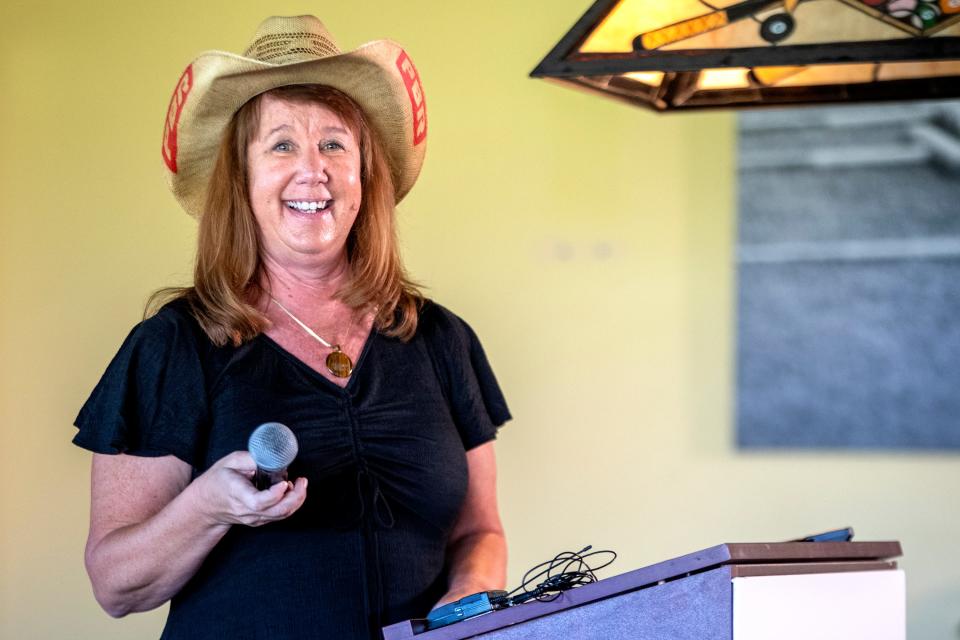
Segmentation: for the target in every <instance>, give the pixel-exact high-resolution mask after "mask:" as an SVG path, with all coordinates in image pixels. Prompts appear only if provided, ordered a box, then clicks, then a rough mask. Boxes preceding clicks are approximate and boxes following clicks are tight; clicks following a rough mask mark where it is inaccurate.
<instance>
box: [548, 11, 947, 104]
mask: <svg viewBox="0 0 960 640" xmlns="http://www.w3.org/2000/svg"><path fill="white" fill-rule="evenodd" d="M530 75H531V76H532V77H536V78H547V79H552V80H556V81H559V82H561V83H564V84H568V85H573V86H576V87H579V88H582V89H587V90H589V91H593V92H599V93H601V94H604V95H607V96H610V97H614V98H617V99H621V100H626V101H627V102H630V103H632V104H637V105H642V106H645V107H649V108H652V109H655V110H658V111H667V110H685V109H700V108H710V107H713V108H717V107H721V108H731V107H750V106H764V105H796V104H810V103H836V102H861V101H886V100H919V99H931V98H951V97H960V0H712V1H709V2H708V1H707V0H597V1H596V2H595V3H594V4H593V6H592V7H590V8H589V9H588V10H587V12H586V13H585V14H584V15H583V17H581V18H580V20H579V21H577V23H576V24H575V25H574V26H573V28H572V29H571V30H570V31H569V32H568V33H567V34H566V35H565V36H564V37H563V38H562V39H561V40H560V42H559V43H558V44H557V45H556V46H555V47H554V48H553V50H552V51H550V53H548V54H547V56H546V57H545V58H544V59H543V61H541V62H540V64H539V65H538V66H537V68H536V69H534V70H533V72H531V74H530Z"/></svg>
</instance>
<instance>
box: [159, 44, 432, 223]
mask: <svg viewBox="0 0 960 640" xmlns="http://www.w3.org/2000/svg"><path fill="white" fill-rule="evenodd" d="M404 56H406V54H405V53H404V51H403V49H402V48H401V47H400V46H399V45H398V44H396V43H395V42H392V41H390V40H377V41H375V42H370V43H368V44H365V45H363V46H361V47H358V48H357V49H354V50H353V51H348V52H344V53H341V54H338V55H334V56H329V57H325V58H320V59H316V60H308V61H304V62H297V63H292V64H283V65H274V64H270V63H266V62H261V61H259V60H254V59H251V58H245V57H243V56H238V55H236V54H232V53H228V52H224V51H209V52H206V53H203V54H201V55H200V56H199V57H198V58H197V59H196V60H194V61H193V63H192V65H191V67H192V68H190V69H189V70H190V73H191V86H190V88H189V92H188V93H187V94H186V97H185V98H184V101H183V104H182V110H181V112H180V113H179V114H178V122H176V123H175V125H174V126H175V127H176V136H177V138H176V140H177V145H176V159H175V167H176V170H173V169H172V168H171V167H170V165H169V163H168V166H167V169H168V170H167V181H168V184H169V186H170V189H171V191H173V194H174V196H176V198H177V200H178V201H179V202H180V204H181V205H182V206H183V208H184V209H185V210H186V211H187V213H189V214H190V215H192V216H194V217H195V218H199V217H200V216H201V215H202V214H203V207H204V205H205V202H206V193H207V185H208V183H209V181H210V176H211V174H212V173H213V165H214V163H215V161H216V157H217V151H218V148H219V146H220V142H221V139H222V137H223V133H224V131H225V130H226V127H227V125H228V124H229V122H230V119H231V118H232V117H233V115H234V114H235V113H236V112H237V110H239V109H240V107H242V106H243V105H244V104H245V103H246V102H247V101H248V100H250V99H251V98H253V97H254V96H257V95H259V94H261V93H264V92H266V91H269V90H271V89H275V88H277V87H283V86H289V85H295V84H322V85H327V86H330V87H333V88H335V89H338V90H340V91H342V92H343V93H345V94H347V95H348V96H350V97H351V98H352V99H353V100H354V101H355V102H356V103H357V104H358V105H359V106H360V108H361V109H362V110H363V112H364V114H365V115H366V117H367V119H368V120H369V122H370V124H371V126H372V127H373V129H374V130H375V131H376V134H377V135H378V136H379V137H380V140H381V142H382V143H383V147H384V149H385V150H386V153H387V161H388V163H389V165H390V170H391V173H392V178H393V183H394V188H395V193H396V201H397V202H399V201H400V200H401V199H402V198H403V197H404V196H405V195H406V194H407V193H408V192H409V191H410V189H411V188H412V187H413V184H414V182H416V179H417V176H418V175H419V173H420V168H421V166H422V165H423V157H424V153H425V151H426V144H425V143H424V141H423V140H422V139H420V140H419V142H418V143H415V139H416V138H417V136H416V125H415V122H416V117H417V114H415V113H414V104H413V101H412V98H411V93H410V92H409V91H408V88H407V84H405V82H404V77H403V76H402V75H401V72H400V69H399V68H398V62H397V61H398V60H401V59H402V58H403V57H404ZM418 81H419V80H418ZM421 99H422V94H421ZM168 117H169V116H168ZM420 117H424V116H423V114H420ZM423 124H424V125H425V123H423Z"/></svg>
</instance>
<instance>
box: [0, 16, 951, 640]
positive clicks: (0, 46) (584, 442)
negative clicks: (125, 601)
mask: <svg viewBox="0 0 960 640" xmlns="http://www.w3.org/2000/svg"><path fill="white" fill-rule="evenodd" d="M11 4H14V5H15V6H11ZM588 4H589V3H588V2H587V0H536V1H534V0H529V1H521V2H515V1H507V0H494V1H491V2H484V3H473V2H470V3H468V2H441V1H439V0H437V1H433V2H431V1H426V0H420V1H408V2H394V1H388V0H381V1H377V2H374V1H369V2H358V1H352V2H327V3H321V2H318V3H295V2H270V3H267V2H254V1H252V0H245V1H232V2H221V1H218V2H210V3H200V2H194V1H191V2H187V1H184V0H176V1H169V2H162V3H159V2H158V3H126V2H109V3H108V2H86V3H84V2H66V1H52V2H45V3H26V2H17V3H10V2H7V3H5V4H4V8H3V9H2V10H0V11H2V13H0V18H2V19H0V65H2V67H0V68H2V76H0V77H2V81H3V82H2V87H3V89H2V93H3V99H2V100H0V127H2V133H3V137H2V154H0V180H2V182H0V249H2V253H0V330H2V331H0V340H2V342H0V393H2V395H0V424H2V441H0V456H2V458H0V469H2V471H0V473H2V474H3V476H2V477H0V495H2V499H0V518H2V520H0V536H2V538H0V554H2V555H0V589H2V600H0V637H3V638H27V637H29V638H63V637H98V638H121V637H126V638H132V637H150V636H153V637H156V635H157V634H158V630H159V628H160V626H161V624H162V620H163V614H162V612H155V613H152V614H145V615H135V616H131V617H129V618H127V619H125V620H122V621H113V620H111V619H109V618H108V617H107V616H106V615H105V614H104V613H102V612H101V611H99V609H98V608H97V606H96V604H95V603H94V601H93V598H92V596H91V594H90V589H89V586H88V584H87V579H86V575H85V574H84V571H83V567H82V550H83V542H84V536H85V533H86V518H87V508H88V496H87V483H88V480H87V474H88V465H89V454H87V453H86V452H83V451H81V450H79V449H76V448H75V447H73V446H72V445H70V444H69V439H70V438H71V437H72V435H73V428H72V427H71V426H70V425H71V423H72V421H73V418H74V416H75V414H76V411H77V409H78V408H79V407H80V405H81V403H82V402H83V400H84V399H85V397H86V395H87V394H88V393H89V392H90V390H91V388H92V386H93V385H94V383H95V382H96V380H97V378H98V376H99V375H100V373H101V372H102V370H103V368H104V366H105V365H106V363H107V362H108V360H109V358H110V357H111V356H112V355H113V353H114V352H115V350H116V349H117V347H118V346H119V344H120V341H121V340H122V338H123V336H124V335H125V334H126V332H127V330H128V329H129V327H130V326H131V325H132V324H133V323H134V322H136V321H137V319H138V318H139V315H140V312H141V307H142V304H143V301H144V299H145V296H146V295H147V293H148V292H150V291H151V290H152V289H154V288H156V287H159V286H161V285H165V284H171V283H181V282H184V281H185V279H186V277H187V275H188V274H189V270H190V262H191V252H192V243H193V240H194V233H195V228H194V224H193V223H192V221H191V220H190V219H189V218H188V217H187V216H186V215H184V214H183V213H181V212H180V211H179V210H178V208H177V205H176V204H175V202H174V200H173V198H172V197H171V196H170V195H169V194H168V193H167V191H166V189H165V187H164V185H163V180H162V177H161V171H160V154H159V150H160V134H161V129H162V122H163V117H164V113H165V110H166V105H167V100H168V97H169V93H170V91H171V90H172V88H173V85H174V83H175V81H176V79H177V77H178V76H179V73H180V71H181V70H182V68H183V67H184V66H185V65H186V63H187V62H189V61H190V60H191V59H192V57H193V55H194V54H196V53H198V52H199V51H200V50H202V49H207V48H220V49H227V50H238V49H242V47H243V46H244V44H245V43H246V41H247V40H248V38H249V37H250V35H251V34H252V32H253V29H254V27H255V26H256V24H257V22H258V21H259V20H260V19H261V18H262V17H264V16H266V15H268V14H270V13H304V12H314V13H317V14H319V15H320V17H321V18H322V19H324V20H326V22H327V23H328V25H329V26H330V27H331V29H332V30H333V32H334V33H335V34H336V35H337V37H338V39H339V40H340V44H341V46H344V47H352V46H355V45H358V44H360V43H361V42H364V41H366V40H369V39H374V38H376V37H384V36H389V37H391V38H393V39H395V40H398V41H400V42H402V43H404V44H405V45H406V46H407V48H408V50H409V52H410V54H411V56H412V58H413V59H414V60H415V61H416V63H417V65H418V67H419V69H420V72H421V75H422V76H423V79H424V83H425V86H426V91H427V101H428V106H429V118H430V120H429V122H430V138H429V140H430V149H429V153H428V155H427V163H426V167H425V170H424V172H423V176H422V178H421V180H420V183H419V184H418V186H417V188H416V189H415V190H414V192H413V194H412V195H411V196H410V197H409V198H408V200H407V201H405V202H404V203H403V206H402V233H403V243H404V248H405V252H406V256H407V260H408V264H409V266H410V268H411V270H412V272H413V273H414V275H415V276H416V277H417V278H419V279H420V280H421V281H423V282H425V283H427V284H429V285H430V293H431V294H432V295H433V296H434V297H435V298H437V299H438V300H440V301H442V302H444V303H445V304H446V305H447V306H449V307H451V308H453V309H454V310H456V311H457V312H459V313H460V314H461V315H463V316H465V317H466V318H467V319H468V320H469V321H470V322H471V323H472V324H473V325H474V327H475V328H476V329H477V331H478V333H479V334H480V335H481V337H482V338H483V340H484V343H485V345H486V348H487V351H488V353H489V355H490V357H491V359H492V361H493V364H494V366H495V368H496V371H497V372H498V374H499V377H500V380H501V382H502V384H503V386H504V388H505V390H506V392H507V394H508V398H509V400H510V402H511V407H512V409H513V412H514V415H515V416H516V417H515V420H514V422H513V423H512V424H511V425H510V426H508V428H507V429H506V430H505V431H504V432H503V434H502V436H501V440H500V443H499V445H498V446H499V456H500V463H501V470H502V471H501V483H500V487H501V495H502V502H503V515H504V519H505V522H506V525H507V527H508V529H509V539H510V544H511V552H512V557H511V571H510V576H511V578H510V580H511V582H516V580H517V579H518V578H519V576H520V574H521V573H522V571H523V569H524V568H526V567H527V566H528V565H531V564H533V563H535V562H537V561H539V560H541V559H544V558H545V557H547V556H550V555H552V554H553V553H554V552H556V551H559V550H562V549H573V548H580V547H581V546H583V545H584V544H587V543H592V544H594V545H597V546H600V547H607V548H613V549H616V550H618V551H619V552H620V559H619V560H618V561H617V563H616V565H614V568H613V569H612V571H613V572H616V573H619V572H623V571H626V570H629V569H634V568H637V567H639V566H643V565H645V564H649V563H652V562H655V561H658V560H661V559H665V558H668V557H671V556H674V555H678V554H681V553H686V552H688V551H692V550H694V549H697V548H701V547H705V546H709V545H713V544H716V543H719V542H723V541H744V540H780V539H786V538H789V537H793V536H797V535H800V534H805V533H811V532H814V531H817V530H822V529H827V528H831V527H835V526H841V525H847V524H852V525H854V526H855V527H857V531H858V533H859V534H860V537H861V538H862V539H891V538H898V539H900V540H902V541H903V543H904V548H905V552H906V555H905V558H904V559H903V562H902V566H903V567H905V568H906V571H907V576H908V589H909V613H908V615H909V620H910V622H909V624H910V628H911V637H913V638H949V637H956V634H957V628H958V617H960V614H958V610H960V609H958V603H960V563H958V561H957V554H956V551H957V548H958V545H957V543H956V541H957V540H958V539H960V514H958V511H957V508H956V496H957V487H958V486H960V465H958V464H957V458H956V457H955V456H947V455H932V454H931V455H914V454H897V453H890V454H841V453H826V454H824V453H804V452H792V453H778V454H762V453H752V454H744V453H740V452H737V451H736V450H735V449H734V448H733V446H732V441H733V433H732V415H731V414H732V401H731V399H732V395H731V394H732V387H733V375H732V371H733V360H732V354H733V348H732V342H733V339H734V335H733V326H734V325H733V321H732V317H733V312H734V308H733V299H734V298H733V291H734V289H733V286H734V282H733V271H732V254H731V246H732V239H733V235H734V229H733V223H734V218H733V208H734V207H733V204H734V181H733V170H734V157H733V155H734V141H735V140H734V118H733V116H732V115H729V114H708V115H683V116H656V115H653V114H649V113H646V112H644V111H640V110H637V109H634V108H630V107H626V106H622V105H619V104H617V103H614V102H611V101H607V100H602V99H599V98H597V97H592V96H587V95H583V94H579V93H576V92H574V91H571V90H568V89H565V88H560V87H557V86H553V85H550V84H547V83H544V82H541V81H534V80H530V79H528V78H527V77H526V74H527V72H528V71H529V70H530V69H531V68H532V67H533V66H534V65H535V63H536V62H538V61H539V59H540V58H541V57H542V55H543V54H544V53H545V52H546V51H547V50H548V49H549V48H550V47H551V46H552V45H553V44H554V43H555V42H556V40H557V39H558V38H559V37H560V36H561V35H562V34H563V33H564V32H565V31H566V29H567V28H568V27H569V26H570V25H571V24H572V23H573V21H574V20H575V19H576V18H577V17H578V16H579V15H580V13H581V12H582V11H583V10H584V9H585V8H586V7H587V5H588ZM133 7H136V8H133ZM607 575H611V573H608V574H607Z"/></svg>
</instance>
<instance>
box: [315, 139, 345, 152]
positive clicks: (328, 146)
mask: <svg viewBox="0 0 960 640" xmlns="http://www.w3.org/2000/svg"><path fill="white" fill-rule="evenodd" d="M320 148H321V149H323V150H324V151H339V150H340V149H343V145H342V144H340V143H339V142H337V141H336V140H329V141H327V142H321V143H320Z"/></svg>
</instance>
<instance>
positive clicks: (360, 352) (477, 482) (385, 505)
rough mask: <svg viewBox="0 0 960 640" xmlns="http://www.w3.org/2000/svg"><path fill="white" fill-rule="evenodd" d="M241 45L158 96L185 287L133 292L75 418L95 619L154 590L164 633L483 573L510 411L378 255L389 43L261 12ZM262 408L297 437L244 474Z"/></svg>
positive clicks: (259, 626) (496, 549)
mask: <svg viewBox="0 0 960 640" xmlns="http://www.w3.org/2000/svg"><path fill="white" fill-rule="evenodd" d="M245 56H246V57H239V56H235V55H233V54H221V53H219V52H208V53H207V54H204V55H202V56H201V57H200V58H198V59H197V60H195V61H194V63H193V64H192V65H190V66H189V67H188V68H187V71H185V72H184V74H183V76H182V77H181V80H180V82H179V83H178V85H177V89H176V91H175V94H174V98H173V99H172V100H171V106H170V111H169V113H168V117H167V123H166V131H165V136H164V138H165V142H164V148H163V153H164V159H165V161H166V165H167V168H168V169H169V173H168V179H169V181H170V184H171V188H172V189H173V192H174V195H176V196H177V198H178V199H179V200H180V202H181V204H183V206H184V208H185V209H186V210H187V211H188V212H189V213H191V214H193V215H195V216H196V217H198V218H199V222H200V229H199V235H198V250H197V261H196V268H195V273H194V283H193V285H192V286H190V287H184V288H176V289H167V290H164V291H162V292H160V293H159V294H158V295H157V296H155V297H154V300H153V305H152V307H151V308H152V310H153V311H155V313H153V314H152V315H150V317H148V318H147V319H146V320H145V321H144V322H143V323H141V324H140V325H138V326H137V327H136V328H134V330H133V331H132V332H131V333H130V335H129V336H128V337H127V340H126V341H125V342H124V344H123V346H122V347H121V348H120V351H119V353H118V354H117V356H116V357H115V358H114V360H113V362H111V364H110V366H109V368H108V369H107V372H106V373H105V374H104V376H103V378H102V379H101V381H100V383H99V384H98V385H97V387H96V389H95V390H94V392H93V394H92V395H91V397H90V399H89V400H88V401H87V403H86V404H85V405H84V407H83V409H82V410H81V412H80V415H79V416H78V418H77V422H76V424H77V426H78V427H79V429H80V431H79V433H78V434H77V436H76V438H75V439H74V442H75V443H76V444H78V445H80V446H82V447H85V448H87V449H90V450H91V451H93V452H94V454H95V455H94V459H93V474H92V484H93V487H92V500H91V518H90V534H89V538H88V541H87V550H86V563H87V569H88V572H89V574H90V578H91V581H92V583H93V589H94V593H95V595H96V597H97V599H98V601H99V602H100V603H101V605H102V606H103V607H104V609H106V610H107V611H108V612H109V613H110V614H111V615H115V616H121V615H125V614H127V613H130V612H133V611H143V610H147V609H151V608H154V607H157V606H159V605H161V604H163V603H164V602H166V601H168V600H169V601H170V602H171V605H170V614H169V617H168V619H167V624H166V627H165V629H164V634H163V637H164V638H194V637H196V638H238V637H245V638H252V637H255V638H299V637H311V638H313V637H323V638H338V639H346V640H350V639H368V638H379V637H380V627H381V626H382V625H385V624H390V623H393V622H396V621H399V620H403V619H406V618H411V617H423V616H425V615H426V613H427V612H428V611H429V610H430V608H431V607H432V606H434V605H436V604H438V603H444V602H448V601H451V600H455V599H459V598H461V597H463V596H465V595H468V594H470V593H474V592H477V591H484V590H489V589H498V588H502V586H503V584H504V581H505V563H506V549H505V542H504V535H503V530H502V527H501V524H500V517H499V514H498V509H497V501H496V490H495V487H496V466H495V462H494V454H493V442H492V441H493V439H494V438H495V437H496V432H497V428H498V427H499V426H500V425H502V424H503V423H504V422H505V421H506V420H508V419H509V417H510V414H509V411H508V410H507V407H506V403H505V401H504V399H503V396H502V394H501V392H500V389H499V387H498V385H497V382H496V379H495V377H494V375H493V372H492V371H491V370H490V366H489V364H488V363H487V360H486V357H485V355H484V353H483V349H482V347H481V346H480V343H479V341H478V340H477V337H476V336H475V335H474V333H473V332H472V330H471V329H470V327H469V326H468V325H467V324H466V323H465V322H463V320H461V319H460V318H458V317H457V316H456V315H454V314H453V313H451V312H449V311H447V310H446V309H444V308H443V307H441V306H439V305H437V304H435V303H433V302H431V301H428V300H425V299H424V298H423V297H422V296H421V294H420V292H419V291H418V290H417V288H416V287H415V286H414V285H413V284H412V283H411V282H410V280H409V279H408V278H407V276H406V274H405V271H404V268H403V264H402V262H401V260H400V256H399V253H398V251H397V243H396V238H395V226H394V215H395V205H396V203H397V201H399V200H400V199H401V198H402V197H403V196H404V195H405V194H406V193H407V191H409V189H410V188H411V187H412V186H413V183H414V181H415V180H416V177H417V175H418V173H419V170H420V165H421V163H422V160H423V147H424V144H425V135H426V116H425V111H424V101H423V94H422V88H421V87H420V82H419V78H418V77H417V76H416V72H415V70H414V69H413V65H412V63H410V60H409V57H408V56H407V54H406V53H404V52H403V51H402V50H401V49H400V48H399V47H398V46H397V45H395V44H394V43H392V42H388V41H378V42H375V43H371V44H369V45H365V46H364V47H362V48H361V49H358V50H357V51H353V52H348V53H340V52H339V50H338V49H337V48H336V45H334V44H333V39H332V37H331V36H330V34H329V33H328V32H327V31H326V29H325V28H324V26H323V25H322V24H321V23H320V22H319V21H318V20H317V19H316V18H313V17H311V16H301V17H299V18H271V19H268V20H267V21H266V22H264V23H263V24H262V25H261V27H260V29H259V30H258V32H257V35H256V36H255V38H254V42H253V44H251V45H250V47H249V48H248V49H247V52H246V54H245ZM358 68H362V69H363V70H364V72H363V73H358V72H357V69H358ZM214 81H216V83H217V90H216V91H214V90H212V88H213V86H214ZM231 83H233V84H231ZM225 96H229V97H230V100H232V101H233V102H230V101H227V100H226V99H225V98H224V97H225ZM163 302H165V304H161V303H163ZM157 307H159V309H157ZM148 315H149V314H148ZM324 336H325V337H324ZM265 422H280V423H283V424H286V425H288V426H289V427H290V429H291V430H292V432H293V433H294V435H295V436H296V438H297V440H298V444H299V447H298V448H299V454H298V457H297V458H296V459H295V460H294V461H293V462H292V463H291V465H290V467H289V473H290V476H291V477H293V478H296V479H295V480H294V481H292V482H291V481H280V482H277V483H276V484H274V485H273V486H272V487H270V488H268V489H266V490H263V491H258V490H257V488H256V487H255V486H254V484H253V483H252V482H251V477H252V476H253V475H254V473H255V471H256V465H255V464H254V462H253V459H252V458H251V456H250V454H249V453H247V452H246V451H244V450H243V449H244V447H245V443H246V442H247V440H248V438H249V436H250V434H251V432H252V431H253V430H254V429H255V428H256V427H257V426H258V425H260V424H262V423H265ZM308 483H309V486H310V487H311V489H310V492H309V493H308V491H307V486H308Z"/></svg>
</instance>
